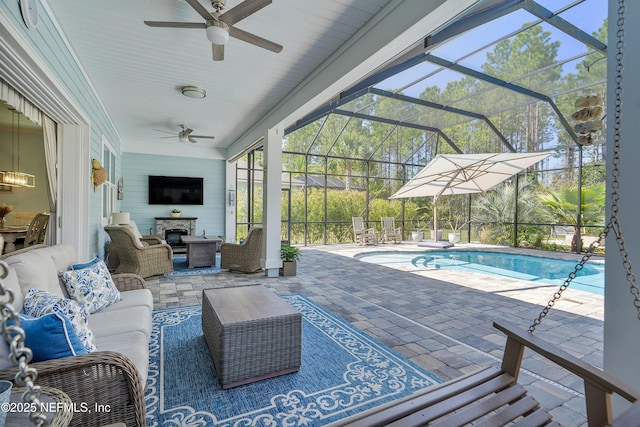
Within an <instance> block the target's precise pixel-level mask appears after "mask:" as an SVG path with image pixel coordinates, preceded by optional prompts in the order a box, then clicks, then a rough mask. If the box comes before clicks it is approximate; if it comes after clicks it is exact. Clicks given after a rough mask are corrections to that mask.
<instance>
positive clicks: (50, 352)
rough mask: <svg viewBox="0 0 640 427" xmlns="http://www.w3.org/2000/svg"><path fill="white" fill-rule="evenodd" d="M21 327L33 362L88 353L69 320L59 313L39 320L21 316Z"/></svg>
mask: <svg viewBox="0 0 640 427" xmlns="http://www.w3.org/2000/svg"><path fill="white" fill-rule="evenodd" d="M20 327H21V328H22V329H23V330H24V333H25V340H24V344H25V346H27V347H29V348H30V349H31V352H32V354H33V359H31V360H32V361H33V362H40V361H43V360H51V359H60V358H61V357H68V356H75V355H78V354H86V353H87V349H86V348H85V347H84V344H83V343H82V341H81V340H80V338H78V334H76V332H75V330H74V329H73V326H72V325H71V322H69V319H67V318H66V317H64V316H62V315H61V314H59V313H56V312H53V313H49V314H45V315H44V316H42V317H37V318H33V317H27V316H25V315H23V314H21V315H20Z"/></svg>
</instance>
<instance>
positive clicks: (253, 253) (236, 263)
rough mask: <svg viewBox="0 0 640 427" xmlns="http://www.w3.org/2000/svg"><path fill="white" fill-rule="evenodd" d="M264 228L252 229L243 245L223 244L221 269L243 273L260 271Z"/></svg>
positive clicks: (221, 247)
mask: <svg viewBox="0 0 640 427" xmlns="http://www.w3.org/2000/svg"><path fill="white" fill-rule="evenodd" d="M261 256H262V227H252V228H251V229H250V230H249V234H247V239H246V240H245V242H244V243H243V244H240V245H238V244H235V243H223V244H222V245H221V246H220V268H225V269H228V270H230V271H239V272H242V273H253V272H256V271H258V270H260V269H261V268H262V267H261V266H260V258H261Z"/></svg>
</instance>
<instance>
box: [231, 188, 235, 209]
mask: <svg viewBox="0 0 640 427" xmlns="http://www.w3.org/2000/svg"><path fill="white" fill-rule="evenodd" d="M235 204H236V190H229V207H233V206H234V205H235Z"/></svg>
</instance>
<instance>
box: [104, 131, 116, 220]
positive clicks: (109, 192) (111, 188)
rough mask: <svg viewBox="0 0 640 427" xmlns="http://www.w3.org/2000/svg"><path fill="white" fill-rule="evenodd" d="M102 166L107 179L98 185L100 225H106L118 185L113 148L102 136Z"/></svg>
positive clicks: (114, 206) (114, 204)
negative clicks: (100, 209) (100, 197)
mask: <svg viewBox="0 0 640 427" xmlns="http://www.w3.org/2000/svg"><path fill="white" fill-rule="evenodd" d="M102 167H103V168H104V169H105V170H106V171H107V181H106V182H105V183H104V184H103V185H102V186H101V187H100V188H101V189H102V225H107V224H109V219H110V218H111V214H112V213H113V211H114V210H115V208H116V198H117V195H118V186H117V184H116V155H115V150H114V149H113V148H112V147H111V146H110V145H109V143H108V142H107V140H106V138H105V137H104V136H103V137H102Z"/></svg>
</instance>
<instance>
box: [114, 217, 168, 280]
mask: <svg viewBox="0 0 640 427" xmlns="http://www.w3.org/2000/svg"><path fill="white" fill-rule="evenodd" d="M104 229H105V231H106V232H107V233H109V237H110V238H111V245H112V246H113V247H115V249H116V250H117V253H118V258H119V265H118V267H117V268H116V269H115V272H116V273H134V274H138V275H140V276H142V277H144V278H145V279H146V278H148V277H152V276H159V275H162V274H164V273H168V272H170V271H173V251H172V250H171V246H169V245H167V244H166V243H161V244H158V245H151V246H149V245H145V244H143V243H142V242H141V241H140V239H139V238H138V237H136V235H135V234H134V233H133V231H131V228H129V227H127V226H125V225H108V226H106V227H105V228H104Z"/></svg>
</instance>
